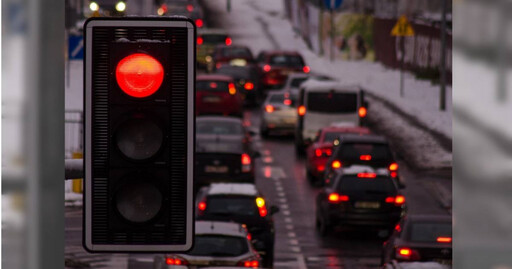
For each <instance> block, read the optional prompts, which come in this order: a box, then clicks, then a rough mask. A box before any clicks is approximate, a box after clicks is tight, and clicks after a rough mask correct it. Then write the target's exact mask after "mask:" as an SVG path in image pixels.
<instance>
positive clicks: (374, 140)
mask: <svg viewBox="0 0 512 269" xmlns="http://www.w3.org/2000/svg"><path fill="white" fill-rule="evenodd" d="M332 152H333V153H332V155H331V157H330V158H329V160H327V163H326V165H325V175H328V174H329V173H331V172H333V171H335V170H337V169H341V168H343V167H349V166H351V165H355V164H356V165H364V166H370V167H373V168H387V169H388V170H389V172H390V173H389V174H390V176H391V177H392V178H395V179H396V180H397V183H398V184H399V186H401V187H403V185H402V182H401V181H400V180H399V175H398V164H397V162H396V160H395V157H394V156H393V153H392V151H391V148H390V146H389V143H388V141H387V139H386V138H385V137H383V136H379V135H371V134H367V135H364V134H363V135H361V134H344V135H341V136H340V137H339V138H338V139H337V140H335V141H334V147H333V149H332Z"/></svg>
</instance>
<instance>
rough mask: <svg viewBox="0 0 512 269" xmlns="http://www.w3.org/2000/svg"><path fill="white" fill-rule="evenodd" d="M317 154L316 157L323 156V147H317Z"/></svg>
mask: <svg viewBox="0 0 512 269" xmlns="http://www.w3.org/2000/svg"><path fill="white" fill-rule="evenodd" d="M315 156H316V157H320V156H322V150H321V149H315Z"/></svg>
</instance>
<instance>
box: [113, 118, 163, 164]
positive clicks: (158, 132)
mask: <svg viewBox="0 0 512 269" xmlns="http://www.w3.org/2000/svg"><path fill="white" fill-rule="evenodd" d="M163 139H164V133H163V131H162V129H161V128H160V127H159V126H158V125H157V124H156V123H154V122H152V121H148V120H144V119H132V120H128V121H126V122H124V123H123V124H122V125H121V126H120V127H119V128H118V129H117V131H116V137H115V142H116V144H117V147H118V149H119V150H120V151H121V153H123V155H125V156H126V157H128V158H130V159H132V160H136V161H141V160H146V159H149V158H151V157H153V156H154V155H155V154H156V153H157V152H158V151H159V150H160V148H161V146H162V143H163Z"/></svg>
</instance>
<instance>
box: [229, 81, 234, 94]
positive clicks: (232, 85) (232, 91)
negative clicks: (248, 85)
mask: <svg viewBox="0 0 512 269" xmlns="http://www.w3.org/2000/svg"><path fill="white" fill-rule="evenodd" d="M228 90H229V94H231V95H235V94H236V87H235V84H234V83H229V84H228Z"/></svg>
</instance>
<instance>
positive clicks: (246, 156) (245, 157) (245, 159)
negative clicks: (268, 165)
mask: <svg viewBox="0 0 512 269" xmlns="http://www.w3.org/2000/svg"><path fill="white" fill-rule="evenodd" d="M242 164H243V165H250V164H251V156H249V154H247V153H244V154H242Z"/></svg>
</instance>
